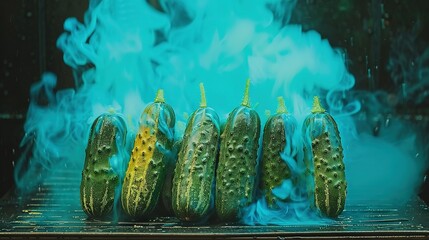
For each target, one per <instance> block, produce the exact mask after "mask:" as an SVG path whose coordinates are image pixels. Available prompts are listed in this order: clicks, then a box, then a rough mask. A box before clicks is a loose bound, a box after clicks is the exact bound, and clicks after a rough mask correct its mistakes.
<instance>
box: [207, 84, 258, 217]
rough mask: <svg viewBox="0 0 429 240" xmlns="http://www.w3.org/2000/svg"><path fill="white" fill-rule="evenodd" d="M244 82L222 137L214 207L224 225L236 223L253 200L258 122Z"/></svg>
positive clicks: (247, 86) (247, 87)
mask: <svg viewBox="0 0 429 240" xmlns="http://www.w3.org/2000/svg"><path fill="white" fill-rule="evenodd" d="M249 85H250V81H249V80H248V81H247V84H246V90H245V95H244V98H243V102H242V104H241V106H239V107H236V108H235V109H234V110H233V111H232V112H231V113H230V114H229V116H228V119H227V121H226V123H225V129H224V131H223V133H222V135H221V144H220V153H219V163H218V169H217V172H216V198H215V206H216V213H217V215H218V217H219V218H220V219H221V220H223V221H233V220H236V219H237V218H238V217H239V215H240V211H241V210H242V208H243V207H246V206H248V205H249V204H250V203H251V202H252V201H253V198H254V187H255V180H256V179H255V178H256V166H257V155H258V147H259V135H260V130H261V121H260V119H259V115H258V113H257V112H256V111H255V110H253V109H252V108H250V104H249Z"/></svg>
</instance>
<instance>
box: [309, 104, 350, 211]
mask: <svg viewBox="0 0 429 240" xmlns="http://www.w3.org/2000/svg"><path fill="white" fill-rule="evenodd" d="M311 112H312V113H311V114H310V115H309V116H307V118H306V119H305V121H304V125H303V135H304V164H305V166H306V173H305V175H306V178H307V191H308V197H309V200H310V203H311V204H312V207H315V208H317V209H318V210H319V212H320V213H321V214H322V215H324V216H327V217H331V218H335V217H337V216H338V215H340V214H341V212H342V211H343V210H344V206H345V201H346V194H347V182H346V176H345V167H344V162H343V157H344V156H343V148H342V144H341V137H340V133H339V131H338V127H337V124H336V122H335V120H334V119H333V118H332V116H331V115H330V114H329V113H327V112H326V111H325V109H323V108H322V106H321V105H320V103H319V98H318V97H314V103H313V109H312V111H311Z"/></svg>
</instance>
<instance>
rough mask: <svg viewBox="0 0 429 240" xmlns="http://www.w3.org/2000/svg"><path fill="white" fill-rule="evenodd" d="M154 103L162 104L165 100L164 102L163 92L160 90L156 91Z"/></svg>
mask: <svg viewBox="0 0 429 240" xmlns="http://www.w3.org/2000/svg"><path fill="white" fill-rule="evenodd" d="M155 102H156V103H163V102H165V100H164V90H162V89H159V90H158V92H157V93H156V97H155Z"/></svg>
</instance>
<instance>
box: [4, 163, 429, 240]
mask: <svg viewBox="0 0 429 240" xmlns="http://www.w3.org/2000/svg"><path fill="white" fill-rule="evenodd" d="M79 183H80V174H79V173H76V172H74V171H69V172H67V171H62V172H58V173H57V174H56V175H55V176H52V177H50V178H48V179H47V180H46V182H45V183H44V184H42V185H40V187H39V189H38V191H36V192H35V193H34V194H33V195H32V196H31V197H29V198H28V199H26V200H23V199H20V198H10V199H6V200H3V201H2V202H0V239H3V238H5V239H9V238H33V237H35V238H37V237H40V238H51V239H57V238H61V239H64V238H72V239H85V238H88V239H94V238H100V239H101V238H102V239H106V238H111V239H123V238H124V237H127V238H136V239H143V238H144V239H162V238H163V239H171V238H173V236H174V239H180V238H182V239H224V238H228V239H249V238H250V239H283V238H286V237H296V238H301V239H306V238H311V239H314V238H322V239H334V238H345V237H347V238H360V239H362V238H380V237H383V238H410V237H412V238H422V239H423V238H427V237H429V209H428V207H427V206H426V205H425V204H424V203H423V202H422V201H420V200H416V201H414V202H412V203H409V204H408V205H406V206H403V207H401V208H397V207H393V206H391V205H381V206H376V207H369V206H366V205H353V206H347V208H346V210H345V212H344V213H343V214H342V215H341V216H340V218H339V220H338V221H336V222H335V223H334V224H330V225H328V226H304V225H301V226H300V225H292V226H242V225H233V224H228V225H225V224H211V225H204V226H184V225H182V224H181V223H180V222H179V221H178V220H177V219H175V218H173V217H158V218H154V219H151V220H148V221H141V222H125V221H119V222H112V221H94V220H88V219H87V217H86V215H85V214H84V213H83V211H82V210H81V208H80V205H79ZM20 201H21V202H25V203H24V204H18V203H19V202H20Z"/></svg>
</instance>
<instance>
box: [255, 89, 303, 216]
mask: <svg viewBox="0 0 429 240" xmlns="http://www.w3.org/2000/svg"><path fill="white" fill-rule="evenodd" d="M278 102H279V105H278V109H277V113H276V114H275V115H273V116H271V117H269V118H268V120H267V122H266V123H265V127H264V135H263V140H262V158H261V180H262V181H261V189H262V192H263V193H264V195H265V200H266V202H267V205H268V206H269V207H271V208H276V203H277V202H278V201H287V200H288V198H287V196H288V195H289V194H288V193H282V195H285V198H284V199H282V198H279V197H278V196H276V195H275V194H273V190H274V189H275V188H277V187H280V186H281V184H282V183H283V182H284V181H286V180H290V181H292V179H291V178H292V173H291V170H290V169H289V166H288V164H286V162H285V160H284V159H283V158H282V155H281V154H282V153H283V152H284V151H285V150H287V149H285V147H286V145H288V146H291V145H293V140H292V138H293V135H294V133H295V131H296V128H297V122H296V119H295V118H294V117H293V116H292V115H291V114H288V113H287V110H286V106H285V103H284V100H283V98H282V97H278ZM292 147H293V146H292ZM287 152H288V154H294V153H293V150H292V149H290V150H289V151H287ZM295 155H296V153H295ZM290 157H294V156H290ZM292 161H296V159H292Z"/></svg>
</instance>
